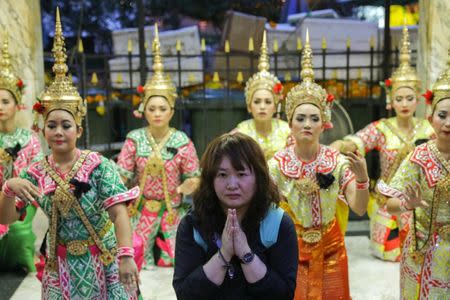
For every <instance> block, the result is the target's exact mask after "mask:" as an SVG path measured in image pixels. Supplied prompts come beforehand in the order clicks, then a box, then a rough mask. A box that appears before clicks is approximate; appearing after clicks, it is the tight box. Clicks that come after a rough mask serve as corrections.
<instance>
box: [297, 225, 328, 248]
mask: <svg viewBox="0 0 450 300" xmlns="http://www.w3.org/2000/svg"><path fill="white" fill-rule="evenodd" d="M335 222H336V221H335V220H333V221H331V222H330V223H328V224H325V225H322V226H318V227H310V228H305V227H303V226H301V225H297V226H295V227H296V228H295V230H296V231H297V235H298V236H301V237H302V240H303V241H304V242H305V243H308V244H314V243H317V242H319V241H320V240H321V239H322V236H323V235H325V234H326V233H327V232H328V231H329V230H330V229H331V227H333V224H334V223H335Z"/></svg>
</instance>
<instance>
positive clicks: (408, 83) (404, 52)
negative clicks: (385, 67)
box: [390, 26, 420, 98]
mask: <svg viewBox="0 0 450 300" xmlns="http://www.w3.org/2000/svg"><path fill="white" fill-rule="evenodd" d="M410 61H411V49H410V42H409V33H408V27H406V26H403V35H402V45H401V48H400V66H399V67H398V68H397V69H396V70H395V71H394V72H393V73H392V76H391V84H392V88H391V95H390V96H391V98H392V97H393V96H394V95H393V93H395V91H396V90H397V89H399V88H401V87H409V88H411V89H413V90H414V91H415V92H416V93H419V92H420V79H419V76H418V75H417V72H416V70H415V69H414V68H413V67H411V65H410Z"/></svg>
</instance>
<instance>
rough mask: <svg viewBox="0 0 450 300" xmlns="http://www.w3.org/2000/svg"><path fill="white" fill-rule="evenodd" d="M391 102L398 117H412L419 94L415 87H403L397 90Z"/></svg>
mask: <svg viewBox="0 0 450 300" xmlns="http://www.w3.org/2000/svg"><path fill="white" fill-rule="evenodd" d="M391 103H392V107H393V108H394V110H395V113H396V115H397V116H398V117H400V118H412V117H413V116H414V113H415V112H416V107H417V96H416V93H415V92H414V90H413V89H411V88H408V87H401V88H398V89H397V90H396V91H395V93H394V99H392V101H391Z"/></svg>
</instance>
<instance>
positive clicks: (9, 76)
mask: <svg viewBox="0 0 450 300" xmlns="http://www.w3.org/2000/svg"><path fill="white" fill-rule="evenodd" d="M8 46H9V43H8V35H7V34H6V33H5V39H4V41H3V47H2V56H1V58H0V89H4V90H8V91H9V92H10V93H11V94H12V95H13V96H14V98H15V99H16V102H17V104H18V105H22V93H23V88H24V84H23V81H22V80H21V79H20V78H19V77H17V76H16V75H15V74H14V73H13V71H12V66H11V58H10V55H9V52H8Z"/></svg>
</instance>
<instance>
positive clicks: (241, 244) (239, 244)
mask: <svg viewBox="0 0 450 300" xmlns="http://www.w3.org/2000/svg"><path fill="white" fill-rule="evenodd" d="M231 214H232V225H233V244H234V253H236V255H237V256H238V257H239V258H242V257H243V256H244V254H246V253H249V252H250V251H251V249H250V247H249V245H248V241H247V236H246V235H245V233H244V231H243V230H242V228H241V225H240V224H239V221H238V218H237V215H236V210H235V209H233V210H232V212H231Z"/></svg>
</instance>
